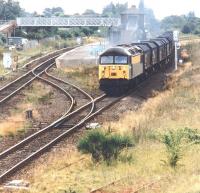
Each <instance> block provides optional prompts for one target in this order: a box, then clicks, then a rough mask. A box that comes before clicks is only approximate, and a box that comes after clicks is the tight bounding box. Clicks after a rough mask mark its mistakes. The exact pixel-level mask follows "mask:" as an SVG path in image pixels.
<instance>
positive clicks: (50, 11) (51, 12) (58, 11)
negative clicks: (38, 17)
mask: <svg viewBox="0 0 200 193" xmlns="http://www.w3.org/2000/svg"><path fill="white" fill-rule="evenodd" d="M43 15H44V16H45V17H52V16H64V10H63V8H61V7H53V8H45V9H44V11H43Z"/></svg>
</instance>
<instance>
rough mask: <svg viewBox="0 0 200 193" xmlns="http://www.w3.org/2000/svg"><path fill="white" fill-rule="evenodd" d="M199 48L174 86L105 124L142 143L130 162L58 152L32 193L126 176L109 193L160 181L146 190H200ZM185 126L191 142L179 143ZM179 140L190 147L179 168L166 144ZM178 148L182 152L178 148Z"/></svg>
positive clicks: (82, 188) (82, 187)
mask: <svg viewBox="0 0 200 193" xmlns="http://www.w3.org/2000/svg"><path fill="white" fill-rule="evenodd" d="M196 46H197V45H195V47H192V48H191V50H194V56H192V57H193V66H188V68H185V69H182V70H180V71H179V72H177V73H176V74H175V75H173V77H172V79H173V81H172V82H170V84H171V85H170V86H169V87H168V89H169V90H166V91H164V92H162V93H160V94H158V95H157V96H155V97H154V98H151V99H149V100H148V101H147V102H145V103H144V104H143V105H142V107H141V108H139V109H138V110H137V111H136V112H126V113H124V114H123V115H121V117H122V118H121V119H120V120H119V121H118V122H113V123H108V124H105V128H106V127H107V125H109V127H110V130H111V131H113V132H116V133H121V134H124V133H126V134H129V136H131V137H132V138H134V140H135V141H136V142H137V144H136V147H135V148H134V149H129V150H125V151H124V152H123V153H124V154H125V155H126V157H127V160H129V155H133V158H130V161H128V162H124V161H123V159H121V162H117V163H115V164H112V165H110V166H107V165H106V164H103V163H102V164H94V163H93V162H91V160H90V157H89V156H83V155H80V154H79V153H77V152H76V150H74V149H75V148H74V147H72V149H70V150H69V149H68V151H66V149H63V151H62V152H61V153H60V154H59V156H58V154H57V153H56V154H52V156H51V157H50V158H49V159H48V162H47V164H45V165H44V164H43V163H42V164H41V165H40V166H39V167H37V168H35V169H34V172H33V173H34V175H33V177H31V178H30V181H31V183H32V188H31V190H30V192H34V193H35V192H43V193H47V192H52V193H54V192H55V193H58V192H59V191H63V192H64V191H68V190H69V188H70V187H71V189H72V190H74V191H76V192H79V193H85V192H90V191H91V190H92V189H95V188H97V187H101V186H105V185H107V184H110V183H111V182H113V181H118V179H121V180H120V181H119V182H116V183H113V185H109V186H107V187H105V188H104V191H103V192H106V193H109V192H126V191H127V192H130V191H132V190H134V191H135V190H137V189H139V188H141V187H143V186H144V185H145V184H149V183H152V182H154V181H155V183H154V184H153V185H151V186H149V187H146V188H145V189H144V191H143V192H148V193H172V192H173V193H186V192H187V193H197V192H200V186H199V171H200V164H199V156H200V145H199V144H198V141H199V134H198V133H199V132H200V119H199V117H200V110H199V109H200V87H199V83H200V76H199V72H200V71H199V70H198V69H199V67H200V60H199V51H198V50H200V46H199V45H198V46H197V47H196ZM185 127H188V128H192V130H191V129H190V130H187V129H186V130H184V132H185V134H186V135H187V140H188V141H187V144H186V143H185V141H184V142H183V143H182V142H181V143H179V142H180V141H182V140H172V138H174V139H175V138H176V137H175V136H176V133H177V132H178V130H179V129H184V128H185ZM106 129H107V128H106ZM195 129H196V130H195ZM169 130H170V131H171V134H169V133H168V132H169ZM157 133H159V136H165V139H167V138H168V139H170V140H167V141H166V140H165V143H164V144H163V143H160V142H158V141H156V140H155V139H156V138H157V135H156V134H157ZM174 133H175V134H174ZM178 139H179V137H178ZM181 139H182V138H181ZM184 140H185V139H184ZM169 141H170V142H169ZM175 141H176V142H177V143H174V142H175ZM166 142H167V143H166ZM168 142H169V143H168ZM173 143H174V144H175V147H177V146H178V147H182V145H183V146H185V145H186V146H185V147H184V148H183V149H181V154H180V155H181V157H180V159H179V160H178V161H179V162H178V163H179V164H178V165H179V166H180V167H178V168H177V169H176V170H174V169H173V168H171V167H169V165H168V164H163V162H162V160H168V158H169V157H168V153H167V152H166V147H170V146H171V147H173V146H172V144H173ZM190 143H191V145H190ZM172 149H173V148H172ZM174 150H175V152H176V150H177V148H174ZM172 155H173V154H172ZM182 155H184V156H182ZM58 157H59V158H58ZM60 158H62V159H60ZM80 159H81V161H80ZM175 160H176V159H175ZM176 163H177V162H176ZM141 192H142V191H141Z"/></svg>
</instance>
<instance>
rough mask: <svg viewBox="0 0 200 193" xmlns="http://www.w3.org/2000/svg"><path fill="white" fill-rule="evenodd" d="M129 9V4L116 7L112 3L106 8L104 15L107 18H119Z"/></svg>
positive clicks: (118, 4)
mask: <svg viewBox="0 0 200 193" xmlns="http://www.w3.org/2000/svg"><path fill="white" fill-rule="evenodd" d="M127 9H128V3H125V4H120V3H117V4H116V5H115V4H113V3H112V2H111V3H110V4H108V5H107V6H106V7H104V9H103V12H102V15H103V16H106V17H119V16H120V14H121V13H122V12H124V11H126V10H127Z"/></svg>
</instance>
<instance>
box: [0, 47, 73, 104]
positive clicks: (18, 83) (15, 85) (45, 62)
mask: <svg viewBox="0 0 200 193" xmlns="http://www.w3.org/2000/svg"><path fill="white" fill-rule="evenodd" d="M72 49H73V48H68V49H63V50H61V51H60V53H62V52H64V51H70V50H72ZM60 53H59V52H55V53H52V54H50V56H51V58H49V59H48V57H50V56H49V55H47V56H45V57H42V63H41V62H40V64H38V65H36V66H35V65H33V64H32V63H34V62H32V63H28V64H27V68H29V69H30V68H32V67H33V66H35V67H33V68H32V69H31V70H29V71H28V72H26V73H25V74H23V75H22V76H20V77H18V78H17V79H16V80H13V81H12V82H10V83H8V84H7V85H5V86H3V87H2V88H0V106H2V105H3V104H4V103H6V102H7V101H8V100H9V99H10V98H11V97H13V96H15V95H16V94H17V93H18V92H19V91H21V90H22V89H23V88H25V87H26V86H28V85H29V84H30V83H31V82H33V81H34V80H35V79H36V78H37V77H38V76H39V75H41V74H42V73H43V72H44V70H45V69H46V68H47V67H48V66H50V65H51V64H52V63H53V62H54V61H55V58H56V57H58V56H59V55H60ZM32 65H33V66H32Z"/></svg>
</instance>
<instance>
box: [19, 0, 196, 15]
mask: <svg viewBox="0 0 200 193" xmlns="http://www.w3.org/2000/svg"><path fill="white" fill-rule="evenodd" d="M18 1H19V2H20V6H21V7H22V8H24V9H25V10H26V11H28V12H34V11H37V12H38V13H42V12H43V10H44V9H45V8H52V7H62V8H63V9H64V10H65V13H66V14H69V15H71V14H74V13H83V12H84V11H85V10H86V9H93V10H94V11H96V12H97V13H101V12H102V9H103V8H104V7H105V6H106V5H107V4H109V3H110V2H111V1H112V2H113V3H125V2H128V5H129V7H130V6H131V5H138V3H139V0H96V1H95V0H18ZM144 2H145V5H146V7H148V8H152V9H153V10H154V13H155V16H156V18H157V19H162V18H164V17H166V16H169V15H181V14H187V13H188V12H189V11H194V12H195V14H196V15H197V16H198V17H200V8H199V7H200V1H199V0H144Z"/></svg>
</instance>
